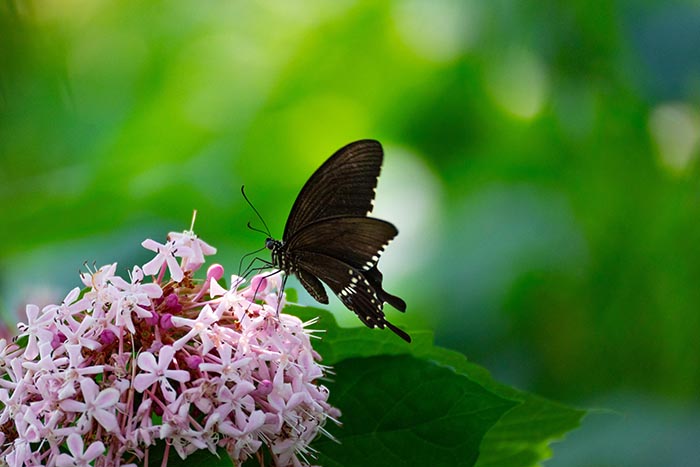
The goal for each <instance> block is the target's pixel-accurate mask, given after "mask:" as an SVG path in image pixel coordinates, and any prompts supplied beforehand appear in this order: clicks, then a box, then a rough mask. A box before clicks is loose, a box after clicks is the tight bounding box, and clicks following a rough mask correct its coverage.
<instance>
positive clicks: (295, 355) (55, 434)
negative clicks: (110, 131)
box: [0, 231, 340, 467]
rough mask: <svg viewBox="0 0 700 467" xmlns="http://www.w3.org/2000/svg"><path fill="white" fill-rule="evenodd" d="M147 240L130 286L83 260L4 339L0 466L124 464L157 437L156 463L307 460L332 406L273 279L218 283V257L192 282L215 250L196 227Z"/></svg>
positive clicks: (320, 370) (333, 412)
mask: <svg viewBox="0 0 700 467" xmlns="http://www.w3.org/2000/svg"><path fill="white" fill-rule="evenodd" d="M142 245H143V246H144V247H145V248H147V249H149V250H151V251H154V252H155V253H156V255H155V257H154V258H153V259H152V260H151V261H149V262H147V263H146V264H145V265H143V266H142V267H139V266H135V267H133V268H131V269H130V270H129V279H128V280H125V279H123V278H122V277H119V276H117V275H116V272H117V263H112V264H108V265H105V266H102V267H100V268H97V269H95V268H91V269H89V270H88V271H87V272H84V273H81V275H80V280H81V281H82V283H83V284H84V285H85V286H86V288H85V289H83V290H80V289H79V288H78V287H76V288H74V289H72V290H71V291H70V292H69V293H68V294H67V295H66V296H65V298H64V300H63V301H62V302H61V303H60V304H58V305H49V306H46V307H44V308H43V309H40V308H39V307H37V306H35V305H28V306H27V308H26V309H27V324H20V325H19V326H18V329H19V330H20V334H19V336H18V337H17V338H16V339H15V341H12V342H10V341H8V340H6V339H2V338H0V466H4V465H7V466H11V467H22V466H30V465H49V466H56V467H69V466H81V467H83V466H94V467H106V466H123V467H132V466H136V465H143V463H144V461H145V460H146V459H147V458H148V456H149V453H150V452H151V451H152V450H154V449H163V447H162V446H164V445H165V446H166V447H165V449H166V450H168V451H169V452H165V453H162V454H163V455H162V456H161V458H163V459H164V461H163V464H162V465H161V467H165V465H166V464H165V462H167V459H168V457H169V456H170V458H172V456H174V455H177V456H178V457H180V458H183V459H185V458H187V457H188V456H189V455H190V454H192V453H193V452H195V451H198V450H202V449H206V450H208V451H210V452H211V453H217V450H220V449H225V450H226V451H227V453H228V455H229V456H230V458H231V459H232V461H233V463H234V464H235V465H240V464H242V463H243V462H245V461H246V460H247V459H248V458H250V457H251V456H254V455H256V454H257V453H258V452H259V451H260V449H261V448H262V447H263V446H264V445H266V446H267V448H266V451H267V452H268V453H270V455H271V456H272V461H273V463H274V464H275V465H278V466H288V465H295V466H301V465H306V464H307V462H308V460H309V457H313V453H314V451H313V449H312V448H311V447H310V446H309V444H310V443H311V441H313V440H314V439H315V438H316V437H317V435H319V434H320V433H324V434H327V432H326V431H325V430H324V429H323V425H324V424H325V423H326V421H327V420H328V419H330V420H332V421H335V420H336V419H337V417H339V415H340V412H339V411H338V410H337V409H335V408H334V407H332V406H331V405H329V404H328V390H327V389H326V388H325V387H324V386H322V385H321V384H320V383H319V380H320V379H321V378H322V377H323V376H324V374H325V373H324V372H325V367H323V366H322V365H320V364H319V363H318V360H320V357H319V355H318V354H317V353H316V352H315V351H314V350H313V348H312V347H311V339H310V331H309V330H308V329H307V326H308V325H309V324H313V323H302V322H301V320H299V319H298V318H296V317H294V316H291V315H288V314H285V313H283V307H284V303H285V298H284V294H280V292H279V288H280V286H281V279H280V277H279V275H273V276H264V275H260V276H256V277H254V278H252V280H251V281H250V285H248V286H247V287H246V286H244V282H245V280H244V279H243V278H241V277H238V276H232V277H231V282H230V283H231V284H232V285H231V287H230V288H225V287H223V286H221V285H220V284H219V281H220V280H221V279H222V277H224V269H223V267H222V266H221V265H218V264H215V265H212V266H211V267H209V269H208V270H207V273H206V277H205V278H204V279H196V278H195V277H194V271H196V270H198V269H199V268H200V267H201V266H202V265H203V264H204V258H205V255H210V254H213V253H215V252H216V249H215V248H213V247H212V246H210V245H208V244H207V243H206V242H204V241H203V240H201V239H199V238H198V237H197V236H196V235H195V234H194V233H193V232H189V231H188V232H184V233H171V234H169V235H168V240H167V242H166V243H164V244H161V243H158V242H156V241H154V240H150V239H149V240H145V241H144V242H143V243H142ZM167 272H169V274H170V277H169V278H168V277H167V275H166V273H167ZM254 299H255V300H256V301H257V302H254V301H253V300H254ZM260 300H262V302H260ZM280 300H281V302H280V303H279V304H278V301H280ZM163 441H166V443H165V444H163Z"/></svg>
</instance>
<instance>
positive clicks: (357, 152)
mask: <svg viewBox="0 0 700 467" xmlns="http://www.w3.org/2000/svg"><path fill="white" fill-rule="evenodd" d="M382 159H383V151H382V145H381V144H379V142H378V141H374V140H361V141H356V142H354V143H350V144H348V145H347V146H345V147H343V148H341V149H339V150H338V151H337V152H336V153H335V154H333V155H332V156H331V157H330V158H329V159H328V160H327V161H326V162H325V163H324V164H323V165H321V167H319V168H318V170H316V172H314V174H313V175H311V178H309V180H308V181H307V182H306V185H304V187H303V188H302V189H301V192H300V193H299V196H297V199H296V201H295V202H294V206H292V210H291V212H290V213H289V217H288V218H287V224H286V225H285V227H284V235H283V236H282V241H278V240H274V239H272V238H268V239H267V241H266V242H265V246H266V247H267V248H268V249H270V250H271V251H272V264H273V266H274V267H276V268H279V269H281V270H282V271H284V272H285V273H286V274H287V275H289V274H294V275H296V276H297V278H299V282H301V284H302V285H303V286H304V288H305V289H306V290H307V291H308V292H309V293H310V294H311V296H312V297H313V298H315V299H316V300H317V301H319V302H321V303H324V304H327V303H328V295H326V291H325V290H324V288H323V284H321V281H323V282H325V283H326V284H327V285H328V287H330V288H331V290H332V291H333V292H334V293H335V294H336V295H337V296H338V298H340V300H341V301H342V302H343V304H344V305H345V306H346V307H347V308H348V309H350V310H352V311H354V312H355V314H356V315H357V316H358V317H359V318H360V320H361V321H362V322H363V323H365V325H366V326H368V327H370V328H373V327H379V328H382V329H383V328H384V327H385V326H386V327H388V328H389V329H391V330H392V331H393V332H395V333H396V334H397V335H398V336H399V337H401V338H402V339H403V340H405V341H407V342H411V338H410V336H409V335H408V334H406V332H404V331H403V330H401V329H399V328H397V327H396V326H394V325H393V324H391V323H389V322H388V321H387V320H386V318H385V316H384V311H383V310H382V308H383V307H384V303H385V302H386V303H389V304H390V305H391V306H393V307H394V308H396V309H398V310H400V311H406V302H404V301H403V300H402V299H401V298H399V297H397V296H395V295H391V294H390V293H388V292H386V291H385V290H384V289H383V288H382V273H381V272H379V269H377V262H378V261H379V256H380V255H381V254H382V251H383V250H384V248H385V247H386V246H387V245H388V244H389V242H390V241H391V240H392V239H393V238H394V237H395V236H396V235H397V234H398V230H396V227H394V225H393V224H391V223H389V222H386V221H383V220H380V219H374V218H372V217H367V216H368V215H369V214H370V212H371V211H372V205H373V203H374V194H375V188H376V186H377V178H378V177H379V171H380V170H381V166H382Z"/></svg>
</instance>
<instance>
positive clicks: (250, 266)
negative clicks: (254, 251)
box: [239, 256, 274, 277]
mask: <svg viewBox="0 0 700 467" xmlns="http://www.w3.org/2000/svg"><path fill="white" fill-rule="evenodd" d="M256 261H260V262H261V263H263V266H260V267H257V268H254V267H253V265H254V264H255V262H256ZM273 266H274V265H273V264H272V263H271V262H269V261H267V260H265V259H263V258H260V257H258V256H256V257H255V258H253V259H252V260H251V261H250V263H248V266H247V267H246V268H245V271H244V272H243V274H242V275H241V274H239V276H240V277H248V275H249V274H250V273H251V272H253V271H262V270H263V269H268V268H271V267H273Z"/></svg>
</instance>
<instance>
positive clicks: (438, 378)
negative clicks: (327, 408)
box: [315, 355, 517, 467]
mask: <svg viewBox="0 0 700 467" xmlns="http://www.w3.org/2000/svg"><path fill="white" fill-rule="evenodd" d="M335 371H336V380H335V382H334V383H332V384H331V397H332V402H333V404H335V405H336V406H338V407H340V408H342V410H343V417H342V421H343V426H342V427H330V428H329V429H330V431H331V432H332V433H333V435H334V436H335V437H336V438H337V439H338V441H340V443H335V442H333V441H331V440H329V439H327V438H325V439H321V440H319V442H317V443H316V445H315V447H316V448H317V449H318V450H319V451H320V453H321V454H320V455H319V458H318V460H317V462H318V463H320V464H321V465H324V466H326V467H332V466H351V465H358V466H359V465H362V466H386V465H396V466H413V465H445V466H448V465H449V466H472V465H474V462H475V461H476V459H477V457H478V455H479V446H480V444H481V441H482V438H483V437H484V435H485V434H486V433H487V432H488V430H489V429H491V428H492V427H493V425H494V424H495V423H496V422H497V421H498V419H499V418H501V416H502V415H503V414H504V413H505V412H506V411H508V410H509V409H511V408H512V407H513V406H514V405H516V404H517V402H514V401H511V400H508V399H504V398H502V397H499V396H497V395H495V394H493V393H492V392H490V391H488V390H487V389H485V388H484V387H482V386H481V385H479V384H478V383H475V382H473V381H471V380H470V379H469V378H465V377H463V376H460V375H458V374H456V373H455V372H454V371H452V370H450V369H448V368H445V367H442V366H439V365H436V364H435V363H433V362H429V361H426V360H420V359H417V358H415V357H412V356H409V355H404V356H395V357H389V356H380V357H369V358H351V359H347V360H344V361H342V362H339V363H338V364H337V365H336V367H335Z"/></svg>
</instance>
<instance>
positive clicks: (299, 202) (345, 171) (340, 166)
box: [282, 140, 384, 242]
mask: <svg viewBox="0 0 700 467" xmlns="http://www.w3.org/2000/svg"><path fill="white" fill-rule="evenodd" d="M383 157H384V152H383V151H382V145H381V144H380V143H379V142H378V141H374V140H360V141H355V142H354V143H350V144H348V145H346V146H344V147H342V148H340V149H339V150H338V151H336V152H335V154H333V155H332V156H331V157H330V158H329V159H328V160H327V161H326V162H325V163H323V165H321V167H319V168H318V170H316V172H314V173H313V175H311V177H310V178H309V180H308V181H307V182H306V184H305V185H304V187H303V188H302V189H301V192H299V195H298V196H297V199H296V201H295V202H294V205H293V206H292V210H291V211H290V213H289V217H288V218H287V224H286V225H285V227H284V235H283V236H282V240H283V241H284V242H287V240H289V239H290V238H291V237H293V236H294V234H295V233H296V232H297V231H298V230H300V229H301V228H303V227H304V226H306V225H308V224H311V223H313V222H315V221H318V220H320V219H324V218H328V217H336V216H366V215H367V214H368V213H369V212H371V211H372V203H373V201H374V190H375V188H376V187H377V178H378V177H379V172H380V170H381V167H382V160H383Z"/></svg>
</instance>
